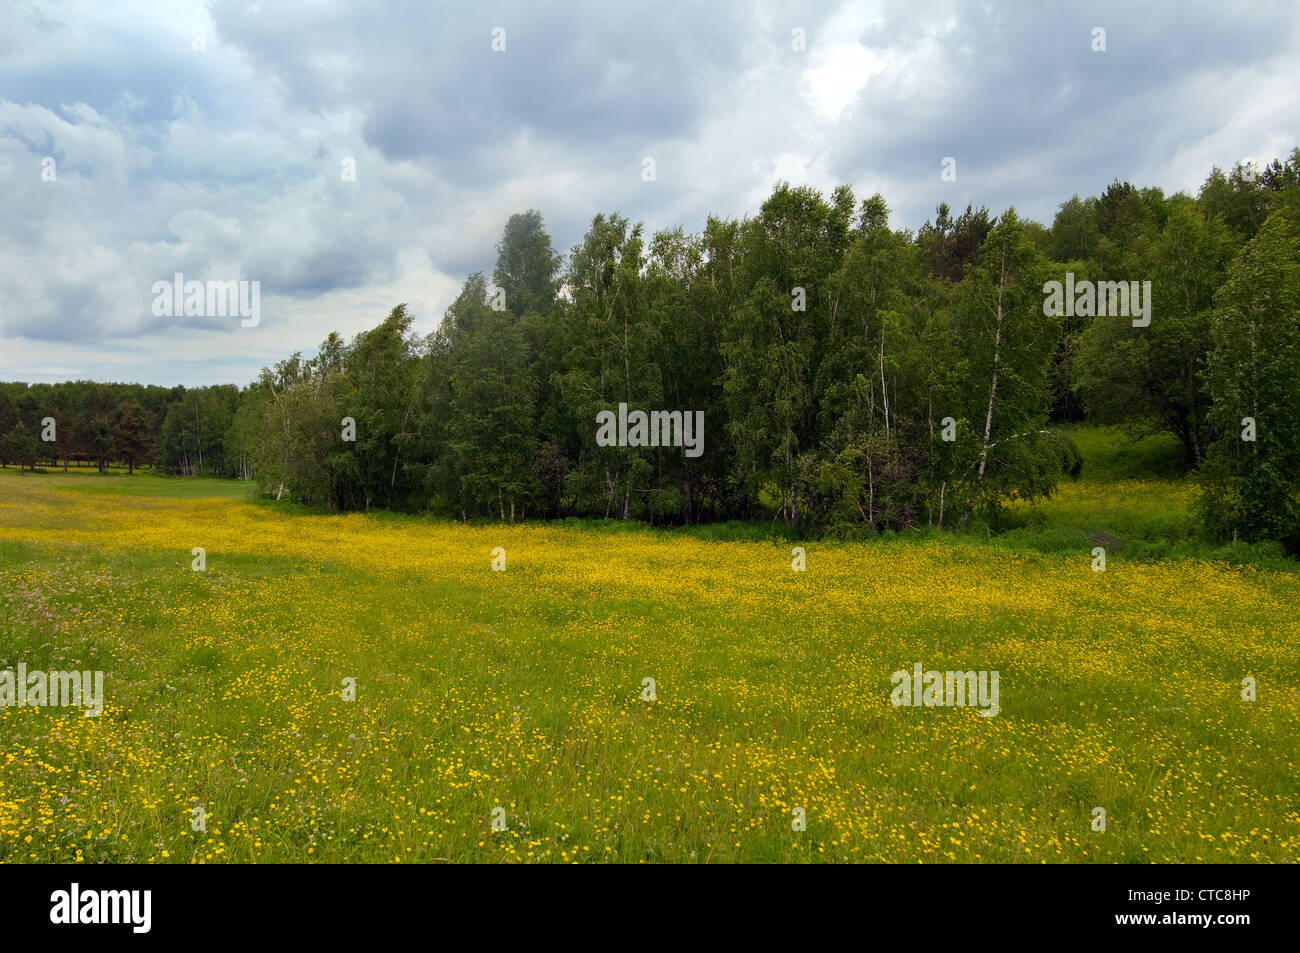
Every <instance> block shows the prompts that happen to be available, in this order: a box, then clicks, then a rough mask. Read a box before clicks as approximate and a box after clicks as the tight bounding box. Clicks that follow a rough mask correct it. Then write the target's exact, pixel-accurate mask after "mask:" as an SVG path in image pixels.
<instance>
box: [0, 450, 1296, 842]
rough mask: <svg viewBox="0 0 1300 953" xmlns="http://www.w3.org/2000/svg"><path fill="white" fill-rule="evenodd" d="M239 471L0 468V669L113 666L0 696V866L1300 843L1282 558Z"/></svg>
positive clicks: (1288, 591) (1289, 614) (1290, 604)
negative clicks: (596, 506)
mask: <svg viewBox="0 0 1300 953" xmlns="http://www.w3.org/2000/svg"><path fill="white" fill-rule="evenodd" d="M178 487H180V488H182V489H180V490H178ZM187 487H188V488H192V492H201V493H203V494H209V493H211V494H218V493H220V494H222V495H212V496H204V497H189V498H187V497H186V496H185V495H184V492H185V491H186V488H187ZM1071 489H1072V488H1069V487H1067V488H1065V490H1066V492H1065V496H1064V500H1065V502H1064V503H1061V504H1060V505H1062V506H1067V507H1068V505H1069V495H1068V494H1069V492H1070V491H1071ZM1130 489H1137V490H1141V489H1142V488H1141V487H1135V488H1130ZM242 492H243V490H242V489H241V488H240V487H238V486H237V485H235V484H229V483H218V482H216V481H211V482H209V483H200V482H198V481H195V483H193V484H185V483H184V482H183V481H178V480H170V481H169V480H163V479H160V478H157V477H153V476H135V477H130V478H127V477H124V476H112V477H94V476H89V475H87V476H76V475H72V476H65V475H62V474H30V473H29V474H25V475H22V476H19V475H18V474H15V473H13V472H12V471H4V472H2V473H0V670H3V669H13V668H15V667H16V666H17V665H18V664H19V663H23V664H25V665H26V667H27V669H29V670H33V669H41V670H71V669H78V670H92V669H93V670H102V671H104V672H105V680H104V684H105V699H104V711H103V714H102V715H101V716H100V717H98V718H90V717H85V716H84V715H83V713H82V712H81V711H79V710H77V709H74V708H51V707H21V708H19V707H8V708H4V709H0V860H4V861H29V860H30V861H56V862H57V861H76V862H85V861H90V862H104V861H134V862H159V863H190V862H195V861H197V862H211V861H253V860H258V861H304V860H321V861H378V862H384V861H394V862H420V861H426V862H427V861H440V860H441V861H466V860H476V861H498V860H499V861H505V862H518V861H558V862H566V861H602V860H603V861H610V860H616V861H624V862H637V861H641V860H660V861H664V860H666V861H720V860H741V861H746V860H754V861H757V860H790V861H817V860H832V859H833V860H861V861H891V862H917V861H923V862H942V861H973V860H986V861H1015V862H1026V863H1038V862H1042V861H1047V862H1053V861H1063V860H1066V861H1084V862H1087V861H1138V862H1145V861H1198V860H1203V861H1291V862H1294V861H1297V860H1300V789H1298V788H1297V785H1296V783H1295V779H1296V777H1297V776H1298V775H1300V764H1298V762H1300V756H1298V751H1300V740H1298V736H1297V728H1296V726H1297V724H1298V723H1300V675H1298V673H1300V613H1298V612H1297V607H1300V574H1297V573H1294V572H1287V571H1275V570H1266V569H1258V568H1240V567H1237V568H1234V567H1231V566H1229V565H1227V564H1224V563H1218V562H1209V561H1201V560H1187V559H1170V560H1164V561H1150V562H1142V561H1137V560H1125V559H1124V558H1123V557H1122V556H1121V555H1118V554H1117V555H1114V556H1112V557H1111V558H1110V560H1109V562H1108V565H1107V568H1106V570H1105V571H1104V572H1094V571H1093V570H1092V566H1091V562H1092V557H1091V555H1090V553H1089V551H1088V550H1087V549H1086V548H1085V549H1082V550H1080V551H1078V552H1052V553H1042V554H1035V553H1031V552H1018V551H1013V550H1009V549H1007V548H1005V547H997V546H991V545H986V544H983V543H980V542H978V541H972V540H969V539H964V538H960V537H952V538H946V537H940V538H929V539H924V540H906V539H894V540H884V541H878V542H873V543H854V544H830V543H808V544H806V549H807V569H806V571H803V572H794V571H792V568H791V559H792V556H791V545H790V544H786V543H779V542H775V541H773V542H749V541H746V542H716V541H710V540H706V539H702V538H698V537H696V536H692V535H689V534H684V533H673V532H668V533H655V532H653V531H648V530H639V529H634V530H627V531H624V530H620V529H611V530H605V529H590V528H573V527H561V526H550V527H548V526H536V525H529V526H514V527H506V526H470V527H466V526H463V525H459V524H448V523H441V522H429V521H425V520H419V519H413V518H402V517H395V516H378V517H370V516H362V515H348V516H322V515H313V514H307V513H302V512H298V511H294V510H291V509H278V508H276V507H275V506H273V505H270V504H267V503H254V502H249V501H246V500H244V499H241V498H238V496H236V494H242ZM1076 492H1080V493H1082V492H1087V493H1089V494H1092V496H1090V497H1089V499H1090V500H1094V499H1096V498H1097V495H1098V494H1101V495H1102V496H1104V495H1105V494H1107V493H1112V494H1114V495H1115V496H1114V498H1115V500H1116V503H1117V505H1118V504H1119V502H1120V501H1121V500H1122V499H1124V498H1127V497H1125V496H1124V494H1125V487H1124V485H1123V484H1122V483H1117V484H1111V485H1108V488H1107V487H1103V488H1101V489H1099V488H1098V487H1095V486H1094V487H1090V488H1086V489H1084V488H1079V489H1077V490H1076ZM1144 492H1152V491H1150V488H1147V489H1146V490H1145V491H1144ZM1155 492H1158V489H1157V491H1155ZM195 547H202V548H203V549H204V551H205V556H204V558H205V561H206V571H203V572H197V571H194V570H193V569H192V562H193V561H194V559H195V556H194V555H193V553H192V551H193V549H194V548H195ZM497 547H500V548H502V549H504V551H505V557H504V558H505V561H506V568H505V571H502V572H497V571H493V570H492V562H493V554H492V551H493V550H494V549H495V548H497ZM918 662H919V663H921V664H922V665H923V666H924V667H925V668H927V669H936V670H949V669H955V670H981V671H984V670H988V671H997V672H998V673H999V674H1000V700H999V702H1000V707H999V710H998V713H997V715H996V716H995V717H982V716H981V714H980V711H979V710H978V709H976V708H971V707H895V706H894V705H893V704H891V701H890V698H891V674H892V673H894V672H895V671H898V670H907V671H910V670H911V669H912V667H913V665H914V664H915V663H918ZM1246 677H1250V678H1253V679H1254V680H1255V681H1256V683H1257V686H1258V697H1257V699H1256V700H1254V701H1246V700H1244V699H1243V697H1242V693H1243V688H1242V680H1243V679H1244V678H1246ZM646 679H653V693H654V694H653V700H652V701H651V700H645V699H644V697H643V696H644V695H645V694H647V693H648V692H649V689H648V688H647V687H646V686H647V683H646V681H645V680H646ZM347 680H355V682H354V683H349V682H348V681H347ZM349 684H353V685H354V686H355V700H351V701H350V700H346V698H345V696H346V694H347V692H348V685H349ZM196 808H201V809H202V813H201V815H200V814H199V813H198V812H196V810H195V809H196ZM1096 808H1102V809H1103V810H1104V811H1105V829H1104V830H1099V829H1095V828H1097V827H1098V824H1097V822H1096V820H1095V818H1096V816H1097V815H1096V814H1095V809H1096ZM796 809H798V810H796ZM800 816H802V817H803V818H804V819H805V823H806V829H804V830H796V829H795V828H796V827H798V826H800V825H799V824H798V823H794V822H795V821H797V820H798V818H799V817H800ZM200 817H201V822H200V820H198V818H200ZM494 820H495V825H494ZM494 826H495V827H497V828H500V827H504V830H500V829H494ZM196 828H197V829H196Z"/></svg>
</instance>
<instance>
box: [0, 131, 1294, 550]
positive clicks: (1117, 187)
mask: <svg viewBox="0 0 1300 953" xmlns="http://www.w3.org/2000/svg"><path fill="white" fill-rule="evenodd" d="M1298 241H1300V149H1297V150H1295V151H1294V152H1293V153H1292V154H1291V156H1290V158H1289V159H1288V160H1287V161H1286V162H1285V163H1282V162H1279V161H1274V162H1273V163H1272V164H1270V165H1269V166H1267V167H1266V168H1263V169H1254V168H1251V167H1241V166H1237V167H1235V168H1234V169H1233V170H1232V171H1231V172H1230V173H1224V172H1223V171H1222V170H1220V169H1218V168H1215V169H1214V171H1213V173H1212V174H1211V175H1210V177H1209V179H1207V180H1206V182H1205V184H1204V185H1203V186H1202V188H1201V190H1200V192H1199V194H1198V196H1197V197H1195V198H1193V197H1191V196H1188V195H1185V194H1182V193H1179V194H1176V195H1172V196H1166V195H1164V194H1163V192H1162V191H1161V190H1160V189H1157V188H1146V189H1138V188H1135V187H1134V186H1132V185H1130V184H1128V183H1120V182H1116V183H1114V184H1112V185H1111V186H1110V187H1109V188H1107V189H1106V190H1105V192H1104V193H1103V194H1102V195H1101V196H1099V197H1089V198H1086V199H1081V198H1079V197H1078V196H1075V197H1074V198H1071V199H1070V200H1069V201H1068V202H1065V203H1064V204H1063V205H1062V206H1061V208H1060V211H1059V212H1058V213H1057V215H1056V218H1055V220H1054V221H1053V223H1052V225H1051V227H1050V228H1047V227H1044V226H1042V225H1039V224H1037V223H1034V222H1028V221H1024V220H1022V219H1020V218H1019V217H1018V216H1017V215H1016V213H1015V210H1014V209H1009V210H1007V211H1006V212H1005V213H1004V214H1002V215H1001V216H996V217H995V216H992V215H990V213H989V211H988V210H987V209H985V208H978V209H975V208H971V207H967V209H966V210H965V212H963V213H962V214H960V215H958V216H956V217H954V216H953V215H952V213H951V211H950V209H949V208H948V207H947V205H940V206H939V208H938V212H937V215H936V218H935V219H934V221H932V222H927V223H926V224H925V225H924V226H922V227H921V228H920V229H919V230H918V231H917V232H916V233H912V232H910V231H895V230H892V229H891V228H890V227H889V225H888V209H887V207H886V205H885V202H884V199H883V198H882V197H881V196H879V195H875V196H872V197H871V198H869V199H866V200H863V201H861V202H860V203H859V202H858V201H857V200H856V199H855V197H854V195H853V193H852V192H851V190H850V189H849V188H848V187H847V186H842V187H840V188H838V189H836V190H835V191H834V192H833V193H832V194H831V195H830V196H823V195H821V194H820V193H818V192H817V191H815V190H813V189H810V188H795V187H791V186H789V185H787V184H784V183H782V184H779V185H778V186H777V187H776V188H775V190H774V191H773V193H772V195H771V197H770V198H769V199H768V200H767V201H766V202H765V203H764V204H763V206H762V208H761V209H760V211H759V213H758V214H757V215H756V216H755V217H752V218H746V219H743V220H740V221H736V220H725V219H719V218H712V217H711V218H710V219H709V220H708V222H707V224H706V226H705V228H704V231H703V233H702V234H698V235H693V234H687V233H686V232H684V231H683V230H682V229H681V228H674V229H669V230H665V231H661V232H658V233H656V234H653V235H649V236H647V235H646V234H645V233H644V230H643V228H642V226H641V225H633V224H632V223H630V222H628V220H627V219H625V218H623V217H622V216H620V215H617V214H614V215H604V214H602V215H598V216H596V218H595V219H594V220H593V222H592V224H591V228H590V230H589V231H588V233H587V234H586V236H585V237H584V238H583V240H582V242H581V243H580V244H578V245H577V246H575V247H574V248H573V249H572V250H571V252H570V253H569V255H568V256H567V257H564V256H561V255H559V254H557V253H556V251H555V250H554V248H553V247H552V243H551V240H550V237H549V236H548V235H547V233H546V231H545V229H544V227H543V223H542V218H541V215H540V214H539V213H537V212H536V211H529V212H525V213H522V214H518V215H514V216H512V217H511V219H510V221H509V222H508V223H507V225H506V229H505V233H504V235H503V237H502V240H501V242H500V244H499V245H498V249H497V250H498V259H497V265H496V269H495V271H494V273H493V275H492V279H491V283H489V281H488V280H487V278H486V277H485V276H484V275H482V274H474V275H471V276H470V277H469V279H468V280H467V281H466V282H465V285H464V287H463V288H462V290H461V293H460V295H459V297H458V298H457V299H456V301H455V303H454V304H452V306H451V307H450V308H449V309H448V311H447V313H446V316H445V318H444V320H443V322H442V325H441V326H440V327H439V328H438V330H437V331H435V332H433V333H432V334H429V335H428V336H425V337H419V336H417V335H415V334H413V333H412V330H411V327H412V318H411V316H410V315H409V314H408V312H407V310H406V308H405V306H404V305H399V306H398V307H396V308H394V309H393V311H392V313H391V314H389V316H388V317H387V318H386V319H385V320H384V321H383V322H382V323H381V324H380V325H379V326H377V327H375V328H373V329H372V330H369V331H366V332H363V333H361V334H359V335H357V336H356V337H355V338H353V339H352V340H351V341H350V342H349V341H345V340H343V339H342V338H341V337H340V336H339V335H337V334H331V335H330V336H329V337H328V338H327V339H326V340H325V342H324V343H323V344H322V345H321V346H320V349H319V352H318V353H317V354H316V355H315V356H314V357H311V358H304V357H303V356H302V355H301V353H298V354H294V355H293V356H291V357H289V358H288V359H287V360H285V361H282V362H280V363H279V364H277V365H276V366H275V367H274V368H268V369H265V370H263V372H262V374H261V377H260V379H259V380H258V381H257V382H255V383H254V384H252V385H250V386H248V387H246V388H243V389H242V390H240V389H237V388H235V387H233V386H223V387H208V388H199V389H194V390H186V389H184V388H179V387H178V388H173V389H170V390H169V389H164V388H145V387H133V386H127V385H100V384H90V383H80V382H79V383H75V384H61V385H54V386H47V385H33V386H31V387H30V388H28V387H25V386H24V385H21V384H15V385H8V386H7V387H4V388H3V389H2V390H0V432H2V433H3V434H4V436H3V437H0V454H3V455H4V458H5V459H6V460H7V461H10V462H18V461H22V462H32V461H33V460H36V459H41V460H49V461H50V462H54V460H55V458H56V457H59V458H60V459H67V458H68V457H69V456H71V457H72V458H73V459H85V460H89V461H94V462H96V463H97V464H98V465H100V466H102V465H103V463H104V462H105V461H106V460H109V459H114V460H123V461H125V462H127V463H130V462H131V461H136V462H139V461H141V460H147V461H148V462H150V463H156V464H157V466H158V467H160V468H162V469H165V470H168V471H173V472H176V473H184V474H209V475H215V476H238V477H241V478H244V479H256V480H257V481H258V483H259V484H260V485H261V487H262V488H263V489H264V491H265V492H268V493H272V494H274V495H275V496H277V497H282V498H288V499H292V500H296V501H300V502H303V503H307V504H311V505H318V506H324V507H328V508H341V509H368V508H371V507H386V508H391V509H401V510H418V511H433V512H437V513H442V514H446V515H450V516H454V517H457V518H475V517H489V518H495V519H504V520H518V519H527V518H537V517H561V516H568V515H580V516H609V517H616V518H619V519H635V520H643V521H647V522H650V523H654V524H659V523H698V522H704V521H715V520H725V519H733V518H735V519H754V518H772V519H782V520H784V521H786V522H787V523H791V524H809V525H813V526H817V527H822V528H826V529H840V528H860V527H865V526H874V527H876V528H878V529H886V528H893V529H900V528H907V527H911V526H918V525H938V526H943V525H953V524H954V523H966V522H967V521H968V520H970V519H971V518H972V517H974V518H976V519H980V520H986V521H989V522H991V523H996V522H997V519H998V514H999V511H1000V508H1001V507H1002V506H1003V504H1005V503H1006V502H1008V501H1010V500H1014V499H1017V498H1023V499H1032V498H1035V497H1040V496H1042V495H1044V494H1046V493H1048V492H1050V490H1051V489H1052V488H1053V486H1054V485H1055V484H1056V483H1057V482H1058V481H1059V480H1060V479H1061V478H1062V477H1063V476H1066V475H1071V474H1077V473H1078V470H1079V466H1080V460H1079V455H1078V451H1077V449H1076V448H1075V447H1074V446H1073V444H1072V443H1071V441H1070V440H1068V439H1067V438H1065V437H1063V436H1062V435H1060V434H1059V433H1058V432H1057V431H1056V430H1055V429H1054V427H1053V424H1056V423H1060V422H1064V421H1076V420H1085V419H1086V420H1092V421H1095V422H1101V423H1117V424H1122V425H1125V426H1126V427H1128V428H1130V429H1131V430H1132V431H1133V432H1134V433H1135V434H1142V433H1153V432H1158V431H1167V432H1169V433H1172V434H1174V435H1175V436H1177V438H1178V439H1179V440H1180V441H1181V442H1182V445H1183V447H1184V448H1185V451H1186V460H1187V465H1188V467H1189V468H1194V469H1197V470H1198V471H1199V472H1198V479H1199V482H1200V483H1201V485H1202V487H1203V489H1204V493H1203V505H1202V510H1203V516H1204V518H1205V523H1206V527H1207V529H1208V530H1209V531H1210V532H1211V533H1212V534H1213V535H1215V536H1219V537H1231V538H1242V539H1248V540H1255V539H1277V540H1280V541H1282V542H1284V543H1285V544H1286V545H1287V546H1288V547H1289V548H1290V549H1291V550H1292V551H1297V550H1300V254H1298V252H1297V249H1298V247H1300V245H1298ZM1049 282H1060V283H1062V285H1063V286H1065V287H1068V288H1072V289H1078V288H1086V289H1087V294H1086V295H1084V296H1081V297H1079V298H1078V300H1077V301H1076V300H1074V299H1073V298H1071V299H1070V300H1068V301H1066V302H1065V307H1062V308H1055V309H1054V308H1053V307H1051V306H1050V305H1048V306H1047V307H1046V308H1045V304H1046V303H1047V302H1048V299H1049V297H1050V296H1049V295H1048V294H1047V293H1045V292H1046V289H1047V287H1048V283H1049ZM1111 282H1115V283H1119V282H1122V283H1124V290H1125V291H1127V290H1128V289H1130V288H1131V289H1132V290H1133V291H1134V292H1135V297H1134V300H1132V301H1130V302H1129V304H1130V305H1131V306H1132V308H1133V309H1134V313H1137V311H1136V309H1137V299H1136V293H1137V292H1138V291H1139V289H1145V288H1147V287H1149V296H1148V297H1146V298H1145V300H1144V302H1143V305H1142V306H1143V308H1147V309H1149V312H1148V313H1149V317H1150V320H1149V324H1146V325H1145V326H1143V319H1139V318H1133V319H1130V316H1129V315H1128V314H1126V313H1121V314H1116V313H1115V312H1114V309H1111V311H1110V313H1099V312H1100V311H1105V310H1106V309H1105V308H1102V307H1100V304H1099V303H1098V302H1097V300H1096V297H1094V296H1093V289H1094V288H1096V289H1103V288H1105V287H1106V283H1111ZM1145 282H1149V283H1150V284H1149V286H1146V285H1144V284H1143V283H1145ZM1130 283H1137V284H1136V285H1132V284H1130ZM1109 289H1110V293H1111V294H1110V303H1111V304H1114V303H1115V301H1116V298H1115V295H1116V292H1117V290H1118V289H1119V285H1109ZM1080 294H1082V292H1081V293H1080ZM1058 300H1059V295H1058ZM1045 310H1048V311H1055V313H1052V314H1047V313H1045ZM620 404H626V405H627V407H628V409H629V411H637V410H639V411H643V412H647V413H649V412H651V411H682V412H683V413H685V412H691V413H694V412H699V411H702V412H703V414H704V431H705V432H704V450H703V453H701V454H700V455H698V456H694V455H688V454H686V453H684V452H683V449H682V448H681V447H677V446H628V445H623V446H607V445H600V444H598V442H597V440H596V439H595V435H596V431H597V415H598V414H599V413H600V412H602V411H615V412H617V410H618V407H619V405H620ZM46 416H49V417H53V418H55V420H56V421H57V423H58V428H59V430H58V434H59V443H58V444H57V447H58V449H57V451H56V450H55V448H53V447H51V446H50V445H48V444H41V443H39V442H38V441H34V437H35V435H36V434H37V432H38V431H39V427H40V421H41V419H42V418H43V417H46ZM345 418H346V420H345ZM353 438H354V439H353ZM604 442H605V443H608V441H604ZM627 442H628V443H633V444H634V443H636V442H637V441H636V439H635V437H634V438H633V439H632V440H630V441H627ZM33 446H35V447H36V450H35V451H33V449H32V448H33Z"/></svg>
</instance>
